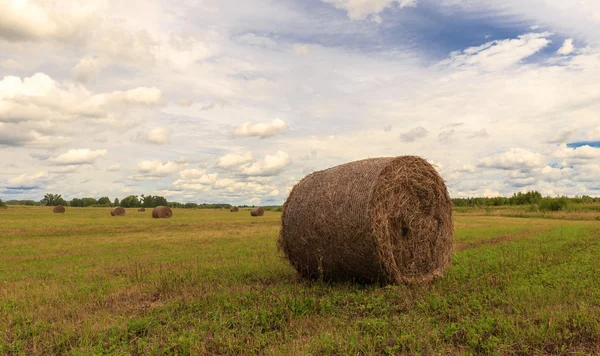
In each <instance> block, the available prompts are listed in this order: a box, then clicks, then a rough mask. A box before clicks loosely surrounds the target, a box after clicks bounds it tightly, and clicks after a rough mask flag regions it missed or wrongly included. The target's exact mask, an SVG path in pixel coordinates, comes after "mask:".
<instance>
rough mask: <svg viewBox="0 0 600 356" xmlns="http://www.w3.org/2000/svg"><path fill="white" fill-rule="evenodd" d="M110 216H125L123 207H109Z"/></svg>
mask: <svg viewBox="0 0 600 356" xmlns="http://www.w3.org/2000/svg"><path fill="white" fill-rule="evenodd" d="M110 215H111V216H125V209H123V208H121V207H120V206H118V207H116V208H112V209H110Z"/></svg>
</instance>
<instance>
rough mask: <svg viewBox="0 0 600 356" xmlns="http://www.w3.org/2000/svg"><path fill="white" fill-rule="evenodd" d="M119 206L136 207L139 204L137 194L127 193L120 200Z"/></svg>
mask: <svg viewBox="0 0 600 356" xmlns="http://www.w3.org/2000/svg"><path fill="white" fill-rule="evenodd" d="M121 206H122V207H123V208H137V207H139V206H141V204H140V201H139V200H138V197H137V195H129V196H127V197H125V198H123V200H121Z"/></svg>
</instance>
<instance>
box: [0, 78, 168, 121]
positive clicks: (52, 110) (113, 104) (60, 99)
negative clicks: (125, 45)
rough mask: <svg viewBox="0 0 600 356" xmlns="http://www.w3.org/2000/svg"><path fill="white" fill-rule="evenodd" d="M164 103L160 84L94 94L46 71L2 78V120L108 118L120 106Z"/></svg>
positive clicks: (0, 84)
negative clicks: (27, 75)
mask: <svg viewBox="0 0 600 356" xmlns="http://www.w3.org/2000/svg"><path fill="white" fill-rule="evenodd" d="M161 103H162V93H161V91H160V90H159V89H157V88H146V87H138V88H135V89H130V90H125V91H114V92H108V93H101V94H96V95H92V94H91V93H90V92H89V91H87V90H86V89H85V88H83V87H74V86H68V85H62V86H61V85H60V84H59V83H58V82H56V81H55V80H53V79H52V78H50V77H49V76H48V75H46V74H44V73H36V74H34V75H33V76H31V77H27V78H23V79H21V78H19V77H14V76H8V77H4V78H3V79H2V80H1V81H0V122H24V121H50V122H60V121H69V120H99V119H104V120H106V119H108V118H109V117H111V116H113V114H114V112H115V110H118V109H119V107H123V106H128V105H140V106H154V105H160V104H161Z"/></svg>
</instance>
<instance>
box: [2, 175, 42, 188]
mask: <svg viewBox="0 0 600 356" xmlns="http://www.w3.org/2000/svg"><path fill="white" fill-rule="evenodd" d="M48 179H49V176H48V173H47V172H36V173H24V174H21V175H19V176H17V177H14V178H11V179H9V180H8V185H7V188H9V189H24V190H26V189H35V188H38V187H39V186H40V185H41V184H43V183H44V182H46V181H47V180H48Z"/></svg>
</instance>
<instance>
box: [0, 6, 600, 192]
mask: <svg viewBox="0 0 600 356" xmlns="http://www.w3.org/2000/svg"><path fill="white" fill-rule="evenodd" d="M397 155H419V156H422V157H424V158H427V159H428V160H430V161H431V162H432V163H434V164H435V165H436V167H437V168H438V170H439V171H440V173H441V174H442V175H443V177H444V178H445V179H446V181H447V183H448V186H449V189H450V192H451V195H452V196H454V197H462V196H494V195H511V194H512V193H514V192H516V191H524V190H530V189H537V190H540V191H541V192H542V193H543V194H547V195H558V194H568V195H576V194H577V195H581V194H588V195H593V196H598V195H600V2H599V1H597V0H572V1H564V0H244V1H239V0H185V1H167V0H163V1H146V0H144V1H142V0H130V1H121V0H0V198H2V199H4V200H9V199H34V200H39V199H41V198H42V197H43V195H44V194H45V193H61V194H62V195H63V196H64V197H65V198H67V199H71V198H74V197H84V196H93V197H96V198H98V197H100V196H109V197H110V198H111V199H114V198H115V197H118V198H122V197H124V196H126V195H130V194H158V195H163V196H165V197H167V199H169V200H175V201H181V202H184V201H192V202H199V203H200V202H228V203H233V204H280V203H282V202H283V200H284V199H285V197H286V195H287V192H288V191H289V189H290V188H291V186H293V184H294V183H295V182H297V181H298V180H299V179H301V178H302V177H304V176H305V175H306V174H308V173H310V172H312V171H314V170H320V169H324V168H327V167H330V166H333V165H337V164H341V163H344V162H348V161H352V160H358V159H363V158H369V157H378V156H397Z"/></svg>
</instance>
